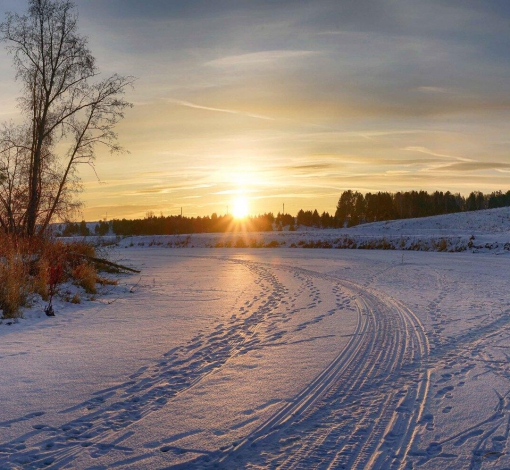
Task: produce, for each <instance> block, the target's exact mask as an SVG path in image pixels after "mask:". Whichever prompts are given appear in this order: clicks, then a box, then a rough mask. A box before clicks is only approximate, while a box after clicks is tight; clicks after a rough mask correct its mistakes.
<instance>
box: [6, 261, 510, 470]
mask: <svg viewBox="0 0 510 470" xmlns="http://www.w3.org/2000/svg"><path fill="white" fill-rule="evenodd" d="M206 258H208V259H211V260H212V259H217V258H214V257H206ZM223 260H226V261H229V262H232V263H238V264H241V265H243V266H244V267H245V268H246V269H248V270H249V271H250V272H251V273H252V274H253V276H254V278H255V281H254V282H255V283H256V286H257V287H256V289H254V295H251V296H250V297H249V298H248V299H246V300H245V301H244V302H241V303H242V305H241V306H239V302H238V303H236V307H235V309H233V310H232V312H231V316H230V319H229V320H228V321H227V322H224V323H221V324H218V325H216V326H215V329H214V331H212V332H209V333H207V334H205V333H201V334H198V335H196V337H194V338H193V339H192V340H191V341H190V342H189V343H188V344H186V345H183V346H180V347H177V348H174V349H172V350H170V351H168V352H167V353H166V354H165V355H164V357H162V358H161V359H160V360H159V361H157V362H155V363H152V364H148V365H147V366H145V367H142V368H141V369H139V370H138V371H136V372H135V373H134V374H132V375H131V376H130V377H129V378H128V379H127V380H126V382H125V383H123V384H121V385H118V386H116V387H112V388H109V389H104V390H100V391H98V392H96V393H95V394H94V396H93V397H91V398H90V399H89V400H87V401H86V402H83V403H81V404H78V405H76V406H75V407H73V408H71V409H67V410H62V411H61V413H62V414H64V415H65V414H66V413H71V412H74V413H76V412H78V411H80V412H81V416H80V417H79V418H76V419H72V420H70V421H68V422H66V423H65V424H63V425H60V426H58V427H54V426H51V425H49V424H46V423H45V421H44V413H43V412H42V411H41V412H39V413H33V414H31V415H27V416H23V417H20V418H19V419H17V420H11V421H5V422H0V429H1V428H2V427H4V428H6V427H11V426H13V425H15V424H16V423H17V422H18V421H30V422H32V421H33V422H34V424H33V425H32V429H31V430H30V431H29V432H26V433H25V434H23V435H20V436H18V437H16V438H15V439H12V440H10V441H6V442H0V468H6V467H7V466H8V465H11V466H12V465H21V466H22V467H23V468H27V469H35V468H49V469H56V468H73V460H74V459H75V458H76V456H78V455H79V454H80V453H82V452H88V453H89V454H90V456H91V457H93V458H100V457H102V456H104V455H105V454H107V453H108V452H110V451H111V450H113V449H115V450H116V451H120V452H121V453H124V454H125V456H126V457H128V456H129V455H130V453H132V452H133V449H131V448H129V447H125V446H123V441H125V440H126V439H127V438H128V437H129V436H130V435H131V434H132V432H131V431H130V429H129V427H130V425H131V424H133V423H136V422H137V421H139V420H141V419H143V418H144V417H146V416H148V415H149V414H150V413H154V412H157V411H158V410H160V409H162V408H163V407H164V406H165V404H167V403H168V402H169V401H171V400H172V399H173V398H174V397H176V396H177V395H179V394H181V393H184V392H186V391H187V390H189V389H191V388H192V387H194V386H195V385H196V384H198V383H199V382H200V381H201V380H203V379H204V378H205V377H206V376H208V375H209V374H212V373H214V372H215V371H218V370H220V369H221V367H222V366H223V365H225V364H226V363H227V362H228V361H229V360H231V359H232V358H234V357H236V356H239V355H242V354H245V353H247V352H250V351H253V350H256V349H258V348H265V347H271V346H274V345H278V344H282V342H284V341H285V339H286V335H287V333H288V330H287V328H288V327H287V323H288V322H289V320H290V319H291V318H293V317H295V316H297V315H299V314H300V312H302V311H303V310H308V311H313V312H315V313H316V314H317V315H316V316H314V317H313V318H312V319H308V320H306V321H303V322H301V323H299V324H298V326H297V327H296V328H295V330H293V332H294V333H295V332H298V331H303V330H306V329H307V328H308V327H309V326H310V325H311V324H313V323H316V322H320V321H322V320H323V319H324V318H326V316H328V315H334V314H336V313H338V312H340V311H342V309H355V311H356V312H357V326H356V330H355V332H354V334H353V335H352V336H351V338H350V340H349V342H348V344H347V346H346V347H345V348H344V349H343V350H342V351H341V352H340V353H339V355H338V356H337V357H336V358H335V359H334V360H333V361H332V362H331V363H330V364H329V365H328V367H326V368H325V369H324V370H323V371H322V372H321V373H320V374H319V375H318V376H317V377H316V378H315V379H314V380H313V381H312V382H311V383H310V384H309V385H308V386H307V387H305V388H304V389H303V390H302V391H301V392H300V393H299V394H298V395H297V396H295V397H294V399H292V400H291V401H290V402H287V403H283V404H282V403H280V404H278V406H276V408H275V409H276V411H275V413H274V414H273V415H272V416H271V417H270V418H269V419H267V421H265V422H263V423H261V424H260V425H259V426H258V427H256V428H255V429H254V430H253V431H252V432H250V433H249V434H248V435H247V436H246V437H245V438H244V439H242V440H240V441H239V442H236V443H234V444H232V445H231V446H228V447H227V448H222V449H218V450H217V451H215V452H213V453H210V452H209V453H206V452H202V453H201V452H200V450H196V451H195V452H194V453H193V454H192V456H190V458H189V459H188V460H187V461H184V462H182V461H181V462H180V463H177V464H176V465H175V466H174V467H175V468H179V467H182V468H186V467H187V466H189V465H191V466H194V467H197V468H199V467H207V468H209V467H211V466H217V467H220V468H250V467H253V468H257V467H258V466H259V465H260V466H261V467H268V468H282V469H291V468H381V469H391V468H396V469H398V468H404V467H405V466H406V463H407V462H408V456H409V452H410V449H411V447H412V444H413V440H414V437H415V433H416V430H417V429H418V424H419V423H423V420H424V416H423V415H424V406H425V403H426V399H427V395H428V392H429V378H430V377H429V373H428V372H427V367H426V366H427V363H426V360H427V356H428V354H429V344H428V340H427V337H426V335H425V332H424V328H423V326H422V325H421V323H420V322H419V320H418V318H417V317H416V315H415V314H414V313H413V312H412V311H411V310H410V309H408V308H407V307H406V306H404V305H403V304H401V303H400V302H398V301H396V300H394V299H392V298H391V297H389V296H387V295H384V294H382V293H380V292H376V291H374V290H373V289H370V288H369V287H368V285H365V286H358V285H356V284H354V283H352V282H349V281H345V280H341V279H339V278H338V277H335V276H331V275H326V274H321V273H317V272H314V271H310V270H306V269H300V268H294V267H290V266H284V265H271V264H265V263H257V262H252V261H246V260H242V259H233V258H226V259H225V258H224V259H223ZM280 272H282V273H283V272H285V273H287V274H289V273H290V274H291V275H292V276H293V277H294V278H295V279H296V280H297V281H299V283H298V286H299V287H298V288H297V289H296V290H295V291H292V292H291V291H289V289H288V288H286V287H285V285H284V284H283V283H282V282H280V280H279V273H280ZM318 280H320V281H321V282H323V281H326V282H327V283H328V284H329V285H331V290H332V292H333V294H334V296H335V299H336V300H335V302H336V308H334V309H331V310H329V311H323V310H322V309H321V308H320V307H321V306H320V304H321V302H322V299H321V291H320V289H319V288H318V287H317V286H316V285H315V282H316V281H318ZM146 288H150V286H149V287H147V286H146ZM241 295H243V294H240V296H239V298H241ZM328 295H329V294H328ZM303 296H308V304H307V305H305V306H303V305H302V304H300V305H301V306H299V307H297V306H296V304H297V299H298V298H302V297H303ZM243 300H244V299H243ZM308 318H309V316H308ZM487 331H488V333H490V332H492V331H494V329H493V328H489V329H488V330H487ZM437 351H438V349H436V353H437ZM443 353H444V351H443ZM505 400H507V398H506V395H505V396H504V397H502V403H503V402H504V403H503V405H501V406H506V405H505V403H506V402H505ZM250 421H252V420H251V419H250ZM507 435H508V430H507ZM459 437H461V436H459ZM486 438H487V439H488V438H489V436H487V437H486ZM438 445H439V444H438ZM160 451H161V452H162V453H169V455H170V454H171V453H172V452H174V453H176V454H183V453H187V452H188V449H182V448H179V447H178V446H177V445H175V446H169V445H161V447H160ZM170 451H172V452H170ZM428 451H429V454H430V455H437V453H438V452H437V447H432V448H431V449H429V450H428ZM429 454H427V455H429ZM424 458H425V459H426V457H424ZM119 465H120V462H119ZM169 468H173V467H169ZM473 468H476V466H474V467H473Z"/></svg>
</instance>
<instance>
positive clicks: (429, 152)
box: [402, 147, 473, 162]
mask: <svg viewBox="0 0 510 470" xmlns="http://www.w3.org/2000/svg"><path fill="white" fill-rule="evenodd" d="M402 150H407V151H409V152H420V153H424V154H426V155H432V156H434V157H441V158H448V159H452V160H458V161H461V162H472V161H473V160H471V159H469V158H463V157H454V156H452V155H445V154H442V153H437V152H434V151H432V150H430V149H428V148H426V147H405V148H404V149H402Z"/></svg>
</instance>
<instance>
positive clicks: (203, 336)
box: [0, 248, 510, 469]
mask: <svg viewBox="0 0 510 470" xmlns="http://www.w3.org/2000/svg"><path fill="white" fill-rule="evenodd" d="M119 256H124V257H125V256H127V257H128V258H127V259H126V258H124V259H123V260H122V261H123V262H128V263H134V264H136V265H139V266H140V265H143V266H141V267H142V268H143V269H144V271H143V272H144V275H143V278H142V279H141V280H140V281H138V279H135V278H129V279H127V280H126V283H127V284H126V291H128V289H129V287H130V286H131V285H132V284H136V288H135V289H134V294H125V295H123V296H122V297H121V298H120V299H118V300H117V301H115V302H114V303H113V304H111V305H104V304H94V303H92V304H89V305H84V306H79V307H76V308H75V310H72V311H70V312H67V313H62V314H60V315H57V317H56V318H55V319H54V320H47V319H44V320H42V322H39V323H38V324H33V325H25V327H19V328H18V327H14V328H13V327H11V329H8V328H7V327H3V329H2V330H1V331H0V338H1V340H2V343H1V344H2V346H1V347H0V366H1V367H2V376H3V379H2V381H0V468H1V469H4V468H28V469H34V468H54V469H56V468H80V469H81V468H83V469H85V468H87V469H92V468H94V469H106V468H130V469H137V468H148V469H151V468H154V469H156V468H158V469H160V468H210V467H216V468H227V469H228V468H282V469H290V468H303V469H304V468H360V469H361V468H376V469H387V468H395V469H399V468H401V469H405V468H411V467H412V468H420V469H421V468H423V469H434V468H472V469H477V468H503V467H502V465H503V466H504V465H505V463H508V462H510V459H509V458H508V457H507V455H506V449H507V442H508V437H509V433H510V431H509V430H510V370H509V367H508V366H507V363H508V359H509V357H510V356H508V354H509V353H508V348H510V302H509V298H508V295H507V294H506V293H505V292H503V291H502V289H503V287H504V286H505V283H506V281H505V278H504V277H502V276H501V273H503V272H505V271H504V270H505V269H506V268H507V266H508V261H506V259H504V258H503V257H498V258H494V257H492V258H489V257H485V258H484V257H479V258H476V257H474V256H473V255H471V256H470V257H468V256H465V255H462V256H452V255H442V254H432V253H419V254H418V253H417V254H409V255H407V254H406V257H407V258H406V263H404V262H403V259H401V255H400V254H397V255H395V254H392V253H391V252H386V253H375V252H371V253H360V252H338V251H334V252H332V251H321V250H314V251H313V252H306V254H303V252H298V253H297V252H296V251H295V250H278V253H276V252H273V251H271V250H262V251H243V252H235V251H224V250H168V249H167V250H165V249H161V248H154V249H148V248H145V249H139V250H134V249H133V250H126V252H123V251H119ZM480 256H481V255H480ZM480 261H481V262H482V264H480ZM485 262H486V264H483V263H485ZM105 300H108V299H105Z"/></svg>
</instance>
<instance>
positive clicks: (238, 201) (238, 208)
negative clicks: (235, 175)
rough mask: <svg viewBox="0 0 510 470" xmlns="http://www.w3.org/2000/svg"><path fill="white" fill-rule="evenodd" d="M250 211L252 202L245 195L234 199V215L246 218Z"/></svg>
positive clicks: (238, 217)
mask: <svg viewBox="0 0 510 470" xmlns="http://www.w3.org/2000/svg"><path fill="white" fill-rule="evenodd" d="M249 211H250V204H249V203H248V199H247V198H246V197H245V196H237V197H236V198H235V199H234V205H233V208H232V215H233V216H234V218H236V219H244V218H246V217H247V216H248V213H249Z"/></svg>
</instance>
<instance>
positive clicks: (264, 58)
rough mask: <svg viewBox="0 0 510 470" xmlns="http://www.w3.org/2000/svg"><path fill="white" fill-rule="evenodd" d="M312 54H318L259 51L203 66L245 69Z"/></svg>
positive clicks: (210, 62)
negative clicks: (250, 66)
mask: <svg viewBox="0 0 510 470" xmlns="http://www.w3.org/2000/svg"><path fill="white" fill-rule="evenodd" d="M313 54H318V52H315V51H292V50H290V51H289V50H277V51H260V52H251V53H249V54H241V55H231V56H226V57H221V58H219V59H214V60H211V61H209V62H206V63H205V64H204V65H207V66H210V67H237V66H242V67H246V66H249V65H257V66H259V65H261V64H270V63H274V62H277V61H280V60H286V59H296V58H300V57H306V56H310V55H313Z"/></svg>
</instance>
